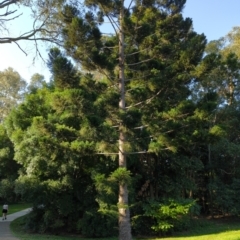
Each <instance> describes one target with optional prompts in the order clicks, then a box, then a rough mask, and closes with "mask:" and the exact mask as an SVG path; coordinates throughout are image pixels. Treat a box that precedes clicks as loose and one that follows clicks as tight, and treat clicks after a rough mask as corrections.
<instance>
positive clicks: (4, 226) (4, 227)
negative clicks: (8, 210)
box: [0, 208, 31, 240]
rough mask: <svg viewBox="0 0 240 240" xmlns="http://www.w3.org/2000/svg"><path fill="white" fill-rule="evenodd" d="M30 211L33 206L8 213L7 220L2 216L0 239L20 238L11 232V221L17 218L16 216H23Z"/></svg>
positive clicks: (0, 220) (15, 239)
mask: <svg viewBox="0 0 240 240" xmlns="http://www.w3.org/2000/svg"><path fill="white" fill-rule="evenodd" d="M30 211H31V208H28V209H25V210H23V211H20V212H16V213H13V214H9V215H7V219H6V220H2V218H0V239H1V240H19V239H18V238H16V237H14V236H13V235H12V233H11V231H10V222H11V221H13V220H15V219H16V218H19V217H21V216H24V215H26V214H28V213H29V212H30Z"/></svg>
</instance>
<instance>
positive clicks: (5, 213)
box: [2, 203, 8, 220]
mask: <svg viewBox="0 0 240 240" xmlns="http://www.w3.org/2000/svg"><path fill="white" fill-rule="evenodd" d="M7 213H8V205H7V204H6V203H5V204H3V207H2V220H6V219H7Z"/></svg>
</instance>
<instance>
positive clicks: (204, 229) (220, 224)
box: [10, 216, 240, 240]
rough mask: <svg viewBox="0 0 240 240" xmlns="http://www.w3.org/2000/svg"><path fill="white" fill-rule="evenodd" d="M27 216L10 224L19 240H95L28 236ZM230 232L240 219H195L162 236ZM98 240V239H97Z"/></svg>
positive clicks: (89, 239)
mask: <svg viewBox="0 0 240 240" xmlns="http://www.w3.org/2000/svg"><path fill="white" fill-rule="evenodd" d="M26 217H27V216H23V217H21V218H18V219H16V220H14V221H13V222H12V223H11V224H10V228H11V230H12V232H13V233H14V234H15V235H16V236H17V237H18V238H19V239H23V240H25V239H26V240H33V239H34V240H43V239H51V240H73V239H76V238H78V239H81V240H85V239H86V240H91V239H94V238H83V237H81V236H79V235H67V234H66V235H61V236H58V235H57V236H56V235H47V234H46V235H45V234H26V233H25V232H24V225H25V224H24V222H25V218H26ZM229 231H240V218H239V217H222V218H216V219H193V220H192V221H191V229H190V230H187V231H182V232H175V233H173V234H172V235H171V236H161V238H162V239H164V238H171V239H172V238H176V239H177V238H180V237H181V238H183V237H199V236H205V235H206V236H208V237H210V236H211V235H212V234H220V233H224V232H229ZM159 237H160V236H151V237H150V236H148V237H142V236H139V237H135V238H134V239H138V240H140V239H157V238H159ZM95 240H96V239H95ZM98 240H117V237H113V238H98Z"/></svg>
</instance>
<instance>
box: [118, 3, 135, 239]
mask: <svg viewBox="0 0 240 240" xmlns="http://www.w3.org/2000/svg"><path fill="white" fill-rule="evenodd" d="M123 16H124V0H122V6H121V10H120V15H119V23H120V27H119V92H120V100H119V110H120V111H126V106H125V76H124V61H125V56H124V32H123ZM124 142H125V132H124V126H123V124H122V123H120V126H119V167H120V168H126V167H127V159H126V155H125V151H124ZM118 212H119V219H118V223H119V240H131V239H132V235H131V224H130V211H129V207H128V188H127V185H126V184H124V183H119V198H118Z"/></svg>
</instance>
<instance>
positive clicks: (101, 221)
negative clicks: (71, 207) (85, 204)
mask: <svg viewBox="0 0 240 240" xmlns="http://www.w3.org/2000/svg"><path fill="white" fill-rule="evenodd" d="M77 229H78V231H80V232H81V233H82V234H83V235H84V236H86V237H94V238H99V237H110V236H116V235H117V231H118V229H117V218H112V217H111V216H108V215H104V214H102V213H101V212H99V211H97V209H92V210H88V211H85V213H84V214H83V217H82V219H81V220H79V221H78V223H77Z"/></svg>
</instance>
